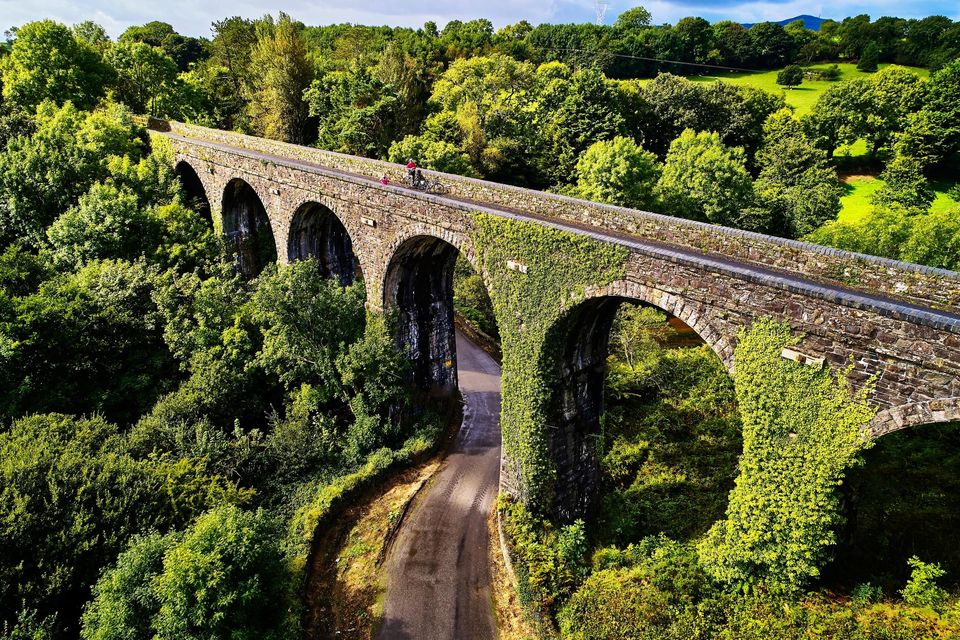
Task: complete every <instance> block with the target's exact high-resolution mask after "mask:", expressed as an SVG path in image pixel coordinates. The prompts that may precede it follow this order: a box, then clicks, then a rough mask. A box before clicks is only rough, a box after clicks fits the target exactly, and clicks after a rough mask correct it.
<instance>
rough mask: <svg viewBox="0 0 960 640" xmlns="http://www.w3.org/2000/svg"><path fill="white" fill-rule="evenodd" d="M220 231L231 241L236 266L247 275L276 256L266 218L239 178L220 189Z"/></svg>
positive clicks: (260, 202) (259, 269)
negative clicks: (221, 199) (221, 203)
mask: <svg viewBox="0 0 960 640" xmlns="http://www.w3.org/2000/svg"><path fill="white" fill-rule="evenodd" d="M222 210H223V233H224V235H225V236H227V238H229V239H230V241H231V242H232V244H233V247H234V252H235V258H236V261H237V269H239V271H240V272H241V273H243V274H244V275H245V276H247V277H248V278H252V277H255V276H257V275H259V274H260V272H261V271H263V268H264V267H265V266H266V265H267V264H269V263H271V262H276V260H277V247H276V244H275V242H274V239H273V229H272V228H271V227H270V219H269V218H268V217H267V211H266V209H265V208H264V206H263V202H262V201H261V200H260V196H258V195H257V192H256V191H254V189H253V187H251V186H250V185H249V184H247V183H246V182H245V181H244V180H242V179H240V178H234V179H233V180H231V181H230V182H229V183H227V186H226V188H225V189H224V191H223V209H222Z"/></svg>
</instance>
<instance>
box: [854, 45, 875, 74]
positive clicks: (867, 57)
mask: <svg viewBox="0 0 960 640" xmlns="http://www.w3.org/2000/svg"><path fill="white" fill-rule="evenodd" d="M879 62H880V47H878V46H877V43H876V42H873V41H872V40H871V41H870V42H868V43H867V46H865V47H864V48H863V53H861V54H860V59H859V60H858V61H857V71H866V72H867V73H873V72H874V71H876V70H877V65H878V64H879Z"/></svg>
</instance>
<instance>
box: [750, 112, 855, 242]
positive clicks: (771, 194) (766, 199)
mask: <svg viewBox="0 0 960 640" xmlns="http://www.w3.org/2000/svg"><path fill="white" fill-rule="evenodd" d="M764 131H765V134H766V142H765V143H764V146H763V147H762V148H761V149H760V151H759V152H758V153H757V165H758V166H759V167H761V169H760V174H759V175H758V176H757V180H756V182H755V183H754V194H755V197H754V200H755V204H756V206H757V207H758V208H761V209H764V210H766V211H767V212H768V215H767V219H768V224H769V228H770V231H772V232H773V233H776V234H778V235H782V236H785V237H788V238H796V237H799V236H802V235H805V234H807V233H810V232H812V231H813V230H814V229H817V228H818V227H819V226H820V225H822V224H823V223H824V222H826V221H828V220H832V219H833V218H836V216H837V214H838V213H839V212H840V196H841V195H842V193H843V191H842V188H841V186H840V181H839V180H838V179H837V174H836V171H834V169H833V167H832V166H830V163H829V161H828V160H827V156H826V154H825V153H824V152H823V151H821V150H819V149H817V148H815V147H814V146H813V145H812V144H811V143H810V141H809V140H808V139H807V137H806V136H805V135H804V134H803V130H802V127H801V124H800V123H799V122H797V120H796V119H795V118H794V117H793V114H792V113H790V111H789V110H786V109H784V110H782V111H779V112H777V113H776V114H774V115H772V116H771V117H770V118H769V119H768V120H767V123H766V124H765V125H764Z"/></svg>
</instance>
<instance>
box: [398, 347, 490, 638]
mask: <svg viewBox="0 0 960 640" xmlns="http://www.w3.org/2000/svg"><path fill="white" fill-rule="evenodd" d="M457 365H458V370H459V377H460V390H461V393H462V394H463V399H464V416H463V424H462V426H461V427H460V434H459V436H458V437H457V441H456V444H455V445H454V449H453V451H451V452H450V454H449V455H448V456H447V458H446V459H445V460H444V462H443V465H442V467H441V468H440V470H439V471H438V472H437V474H436V475H435V476H434V478H433V480H432V482H431V485H430V488H429V490H428V492H427V493H426V494H425V495H424V496H423V497H422V498H421V501H420V503H419V505H418V506H417V507H416V508H415V510H414V512H413V513H412V514H410V516H409V517H408V518H407V519H406V521H405V523H404V525H403V527H402V528H401V530H400V532H399V535H398V537H397V539H396V541H395V542H394V544H393V547H392V549H391V552H390V556H389V557H388V558H387V563H386V567H387V572H388V574H387V597H386V606H385V611H384V618H383V626H382V627H381V629H380V634H379V638H383V639H384V640H387V639H389V640H405V639H411V640H412V639H414V638H416V639H417V640H453V639H454V638H471V639H474V640H485V639H487V638H489V639H491V640H493V639H494V638H496V637H497V634H496V625H495V622H494V618H493V609H492V601H491V596H490V570H489V544H490V540H489V535H488V531H487V516H488V514H489V513H490V509H491V508H492V506H493V500H494V497H495V496H496V495H497V479H498V476H499V467H500V423H499V421H500V367H499V366H497V363H496V362H494V361H493V360H492V359H491V358H490V356H489V355H487V354H486V353H485V352H484V351H483V350H481V349H480V348H479V347H477V346H476V345H474V344H473V343H472V342H470V341H469V340H466V339H464V338H463V336H462V335H460V334H458V335H457Z"/></svg>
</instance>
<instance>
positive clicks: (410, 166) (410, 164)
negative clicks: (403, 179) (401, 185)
mask: <svg viewBox="0 0 960 640" xmlns="http://www.w3.org/2000/svg"><path fill="white" fill-rule="evenodd" d="M416 172H417V163H416V162H414V161H413V158H410V159H409V160H407V177H408V178H409V179H410V184H416V183H415V182H414V181H413V179H414V177H415V174H416Z"/></svg>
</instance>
